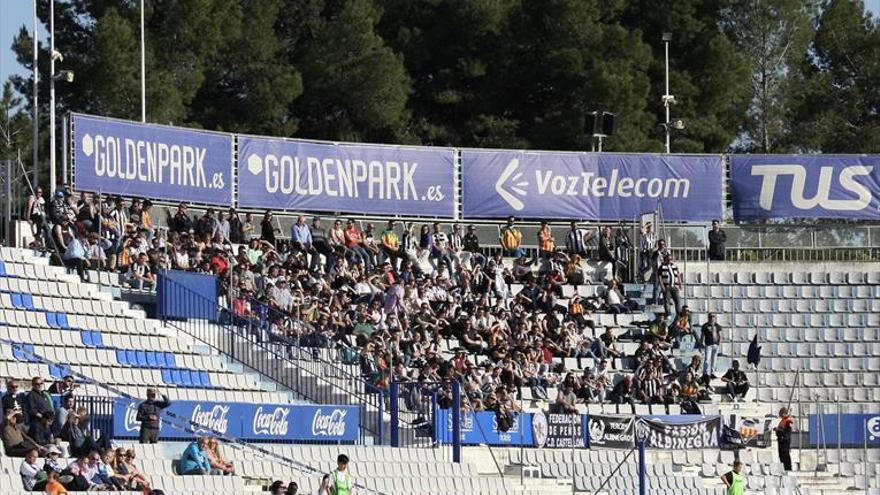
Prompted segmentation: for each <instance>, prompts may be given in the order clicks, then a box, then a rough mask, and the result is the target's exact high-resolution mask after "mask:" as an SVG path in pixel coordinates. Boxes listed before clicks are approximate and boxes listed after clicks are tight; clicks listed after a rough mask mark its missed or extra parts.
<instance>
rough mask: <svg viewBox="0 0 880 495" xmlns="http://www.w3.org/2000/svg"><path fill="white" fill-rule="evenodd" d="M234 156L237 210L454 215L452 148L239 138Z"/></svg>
mask: <svg viewBox="0 0 880 495" xmlns="http://www.w3.org/2000/svg"><path fill="white" fill-rule="evenodd" d="M238 157H239V160H238V204H239V206H241V207H245V208H274V209H287V210H310V211H331V212H333V211H339V212H357V213H372V214H394V215H426V216H434V217H452V216H454V215H455V194H454V192H455V169H454V167H455V152H454V150H453V149H451V148H428V147H418V148H416V147H405V146H384V145H369V146H367V145H357V144H349V143H346V144H341V143H339V144H337V143H332V144H331V143H315V142H308V141H297V140H286V139H279V138H263V137H252V136H239V138H238Z"/></svg>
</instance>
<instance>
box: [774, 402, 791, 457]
mask: <svg viewBox="0 0 880 495" xmlns="http://www.w3.org/2000/svg"><path fill="white" fill-rule="evenodd" d="M779 418H780V420H779V425H778V426H777V427H776V442H777V445H778V449H779V462H781V463H782V465H783V467H784V468H785V470H786V471H791V433H792V431H794V420H792V419H791V414H789V412H788V408H787V407H783V408H782V409H780V410H779Z"/></svg>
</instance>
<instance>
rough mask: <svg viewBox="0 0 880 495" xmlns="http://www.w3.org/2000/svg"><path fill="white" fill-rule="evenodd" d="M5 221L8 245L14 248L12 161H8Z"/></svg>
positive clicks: (4, 229)
mask: <svg viewBox="0 0 880 495" xmlns="http://www.w3.org/2000/svg"><path fill="white" fill-rule="evenodd" d="M4 219H5V224H4V226H3V227H4V228H3V232H4V233H5V235H6V245H7V246H12V245H14V244H15V243H14V242H12V241H13V237H12V160H6V212H5V215H4Z"/></svg>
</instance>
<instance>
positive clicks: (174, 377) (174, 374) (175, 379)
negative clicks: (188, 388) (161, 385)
mask: <svg viewBox="0 0 880 495" xmlns="http://www.w3.org/2000/svg"><path fill="white" fill-rule="evenodd" d="M171 383H173V384H175V385H179V386H183V378H182V377H181V376H180V370H179V369H173V370H171Z"/></svg>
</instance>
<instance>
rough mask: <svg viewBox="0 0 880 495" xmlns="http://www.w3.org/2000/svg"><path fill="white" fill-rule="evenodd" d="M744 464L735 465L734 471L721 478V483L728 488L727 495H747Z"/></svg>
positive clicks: (738, 462)
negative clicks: (743, 472)
mask: <svg viewBox="0 0 880 495" xmlns="http://www.w3.org/2000/svg"><path fill="white" fill-rule="evenodd" d="M742 465H743V464H742V462H740V461H736V462H734V463H733V470H732V471H729V472H727V473H726V474H724V475H722V476H721V481H723V482H724V486H726V487H727V495H745V493H746V477H745V476H743V475H742Z"/></svg>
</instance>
